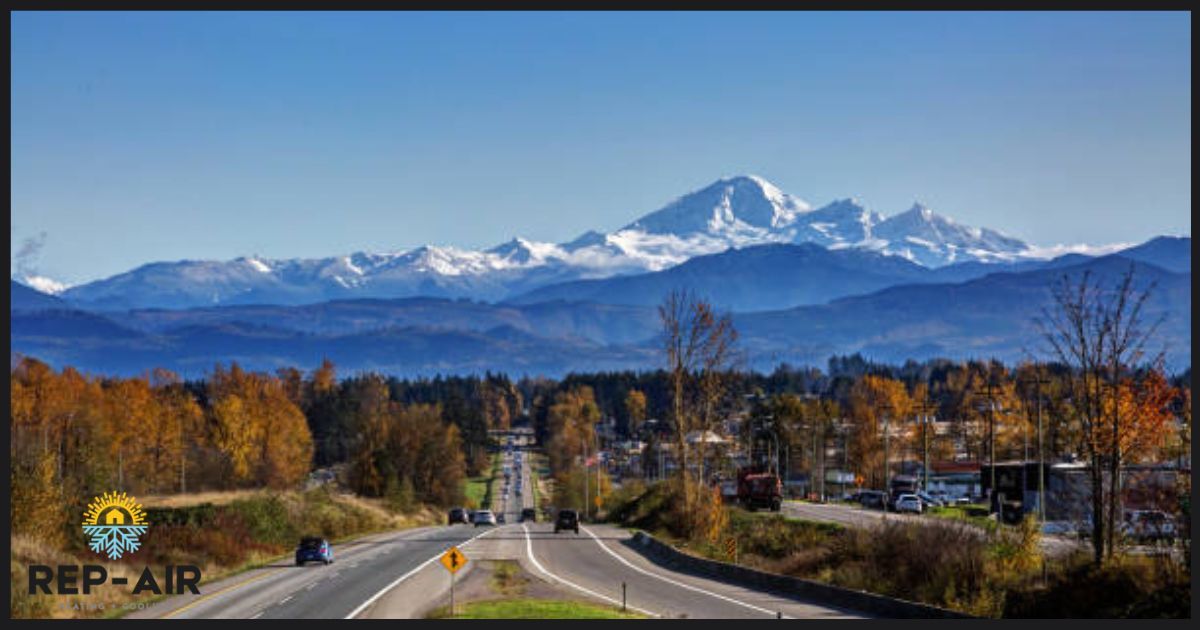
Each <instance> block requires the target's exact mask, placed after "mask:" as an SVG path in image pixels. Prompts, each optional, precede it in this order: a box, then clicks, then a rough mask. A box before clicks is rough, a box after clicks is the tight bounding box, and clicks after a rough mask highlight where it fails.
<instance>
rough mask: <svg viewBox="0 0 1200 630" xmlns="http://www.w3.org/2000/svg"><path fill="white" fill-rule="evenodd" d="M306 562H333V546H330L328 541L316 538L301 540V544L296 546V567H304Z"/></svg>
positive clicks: (308, 537) (310, 537)
mask: <svg viewBox="0 0 1200 630" xmlns="http://www.w3.org/2000/svg"><path fill="white" fill-rule="evenodd" d="M305 562H320V563H321V564H329V563H330V562H333V545H330V544H329V541H328V540H325V539H324V538H317V537H316V536H306V537H304V538H301V539H300V544H299V545H297V546H296V566H298V567H302V566H304V563H305Z"/></svg>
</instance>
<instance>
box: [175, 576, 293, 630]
mask: <svg viewBox="0 0 1200 630" xmlns="http://www.w3.org/2000/svg"><path fill="white" fill-rule="evenodd" d="M286 570H287V569H276V570H274V571H268V572H266V573H263V574H261V575H257V576H255V577H252V578H250V579H248V580H243V581H241V582H238V583H237V584H230V585H229V586H226V587H225V588H223V589H221V590H219V591H214V592H212V593H206V594H204V595H201V596H200V597H198V598H196V599H195V600H194V601H191V602H188V603H186V604H184V605H182V606H180V607H179V608H176V609H175V610H172V611H171V612H169V613H167V614H165V615H163V616H162V617H159V618H160V619H170V618H171V617H174V616H175V615H178V614H179V613H181V612H183V611H185V610H188V609H189V608H192V607H193V606H196V605H198V604H201V603H203V602H206V601H208V600H210V599H212V598H214V597H217V596H219V595H222V594H224V593H228V592H229V591H232V590H234V589H238V588H241V587H243V586H246V585H247V584H252V583H254V582H257V581H259V580H261V579H263V578H266V577H270V576H272V575H275V574H277V573H283V572H284V571H286Z"/></svg>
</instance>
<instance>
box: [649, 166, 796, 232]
mask: <svg viewBox="0 0 1200 630" xmlns="http://www.w3.org/2000/svg"><path fill="white" fill-rule="evenodd" d="M809 209H810V206H809V205H808V203H806V202H805V201H803V200H801V199H798V198H796V197H792V196H791V195H789V194H787V193H785V192H783V191H781V190H780V189H779V188H778V187H776V186H775V185H774V184H772V183H771V182H769V181H767V180H766V179H764V178H762V177H759V176H757V175H737V176H734V177H727V178H723V179H719V180H717V181H715V182H713V183H712V184H709V185H708V186H706V187H704V188H701V189H700V190H697V191H694V192H691V193H688V194H686V195H684V196H682V197H679V198H678V199H676V200H675V201H672V202H671V203H669V204H667V205H666V206H665V207H663V208H662V209H661V210H658V211H656V212H652V213H650V214H648V215H646V216H644V217H642V218H640V219H638V220H637V221H634V222H633V223H631V224H629V225H628V226H626V227H625V229H627V230H639V231H643V232H648V233H651V234H672V235H675V236H685V235H689V234H704V233H707V234H716V233H727V232H729V231H742V230H746V229H751V230H753V229H758V230H770V229H773V228H779V227H783V226H786V225H788V224H790V223H791V222H792V221H793V220H794V219H795V217H796V215H797V214H800V213H802V212H806V211H808V210H809Z"/></svg>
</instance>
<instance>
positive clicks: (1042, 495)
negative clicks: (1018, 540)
mask: <svg viewBox="0 0 1200 630" xmlns="http://www.w3.org/2000/svg"><path fill="white" fill-rule="evenodd" d="M1035 369H1036V372H1035V375H1034V376H1032V377H1030V378H1026V379H1023V380H1022V382H1023V383H1027V384H1028V383H1032V384H1033V385H1034V398H1035V399H1036V403H1035V404H1036V406H1037V452H1038V506H1037V516H1038V522H1039V523H1044V522H1046V451H1045V440H1044V437H1043V434H1042V385H1047V384H1049V383H1050V380H1049V379H1047V378H1046V377H1045V375H1043V374H1042V369H1041V366H1035ZM1025 453H1026V455H1025V461H1026V462H1028V461H1029V434H1028V433H1026V436H1025ZM1021 480H1022V482H1024V480H1025V479H1024V476H1022V478H1021Z"/></svg>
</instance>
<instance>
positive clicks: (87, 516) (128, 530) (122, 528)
mask: <svg viewBox="0 0 1200 630" xmlns="http://www.w3.org/2000/svg"><path fill="white" fill-rule="evenodd" d="M148 528H149V526H148V524H147V523H146V513H145V512H143V511H142V506H141V504H140V503H138V502H137V501H136V500H135V499H134V498H133V497H131V496H128V495H126V494H125V493H124V492H122V493H121V494H117V493H115V492H106V493H104V494H103V495H102V496H98V497H96V498H95V499H93V500H92V502H91V503H89V504H88V509H87V512H85V513H84V515H83V533H85V534H87V535H88V536H89V537H90V538H91V542H90V543H89V545H88V546H90V547H91V548H92V551H95V552H96V553H103V554H106V555H108V557H109V559H111V560H117V559H119V558H120V557H121V556H122V555H124V554H125V553H133V552H135V551H137V550H138V547H140V546H141V542H140V541H139V540H138V537H139V536H141V535H142V534H145V533H146V530H147V529H148Z"/></svg>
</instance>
